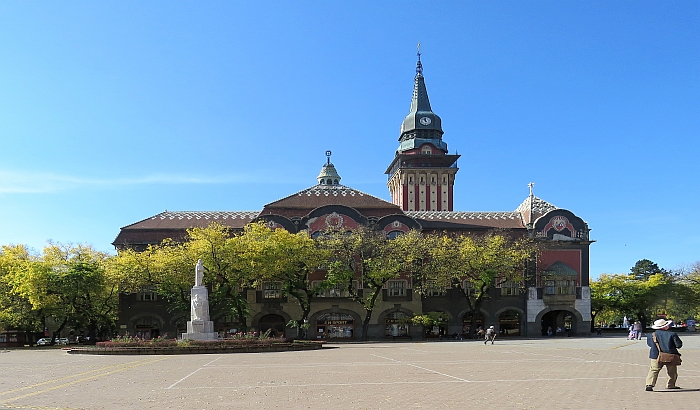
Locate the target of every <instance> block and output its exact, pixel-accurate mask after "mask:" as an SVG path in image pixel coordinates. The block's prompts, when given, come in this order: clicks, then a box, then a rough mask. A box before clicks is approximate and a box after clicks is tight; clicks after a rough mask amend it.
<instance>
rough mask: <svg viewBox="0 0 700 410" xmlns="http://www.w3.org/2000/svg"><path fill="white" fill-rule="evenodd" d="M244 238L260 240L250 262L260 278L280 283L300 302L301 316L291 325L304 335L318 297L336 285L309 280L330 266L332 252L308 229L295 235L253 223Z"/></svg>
mask: <svg viewBox="0 0 700 410" xmlns="http://www.w3.org/2000/svg"><path fill="white" fill-rule="evenodd" d="M245 239H246V240H249V241H254V242H256V243H257V248H256V250H255V252H253V253H254V254H252V255H251V261H255V266H256V274H257V278H258V280H265V281H275V282H279V283H280V284H281V285H282V293H283V294H284V295H287V296H291V297H292V298H294V300H295V301H296V302H297V303H298V304H299V307H300V308H301V316H300V317H299V318H297V319H294V320H291V321H290V323H289V324H288V325H289V326H290V327H294V328H296V329H297V334H298V335H300V334H302V330H304V331H305V329H306V328H307V327H308V318H309V314H310V313H311V304H312V302H313V300H314V298H315V296H316V295H317V294H318V293H320V292H324V291H326V290H327V289H329V288H330V287H331V286H333V285H332V284H331V283H330V282H329V281H328V279H327V278H323V279H321V280H314V281H310V276H311V275H312V274H313V273H316V272H318V273H320V274H323V273H324V272H322V269H321V268H322V267H324V266H326V265H327V263H328V257H329V255H330V251H329V250H328V249H324V248H322V247H320V246H318V244H317V243H316V241H314V240H313V239H312V238H310V237H309V235H308V234H307V233H306V232H299V233H296V234H292V233H290V232H288V231H286V230H284V229H275V230H271V229H269V228H267V227H266V226H264V225H263V224H254V225H250V228H249V231H248V232H247V235H246V238H245Z"/></svg>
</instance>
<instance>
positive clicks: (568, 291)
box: [556, 280, 576, 295]
mask: <svg viewBox="0 0 700 410" xmlns="http://www.w3.org/2000/svg"><path fill="white" fill-rule="evenodd" d="M556 291H557V295H574V294H576V281H573V280H558V281H557V289H556Z"/></svg>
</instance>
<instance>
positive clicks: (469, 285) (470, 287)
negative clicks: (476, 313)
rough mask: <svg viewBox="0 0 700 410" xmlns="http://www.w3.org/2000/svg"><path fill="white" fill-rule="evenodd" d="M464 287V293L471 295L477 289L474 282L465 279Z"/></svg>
mask: <svg viewBox="0 0 700 410" xmlns="http://www.w3.org/2000/svg"><path fill="white" fill-rule="evenodd" d="M462 288H463V289H464V293H465V294H466V295H467V296H471V295H473V294H474V291H475V290H476V289H475V288H474V282H471V281H468V280H465V281H464V283H462Z"/></svg>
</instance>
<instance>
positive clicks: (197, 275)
mask: <svg viewBox="0 0 700 410" xmlns="http://www.w3.org/2000/svg"><path fill="white" fill-rule="evenodd" d="M203 278H204V264H202V260H201V259H199V260H198V261H197V266H195V268H194V285H195V286H202V279H203Z"/></svg>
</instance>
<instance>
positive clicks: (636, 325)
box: [634, 320, 642, 340]
mask: <svg viewBox="0 0 700 410" xmlns="http://www.w3.org/2000/svg"><path fill="white" fill-rule="evenodd" d="M634 333H635V334H636V336H637V340H642V323H641V322H640V321H639V320H637V321H636V322H634Z"/></svg>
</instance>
